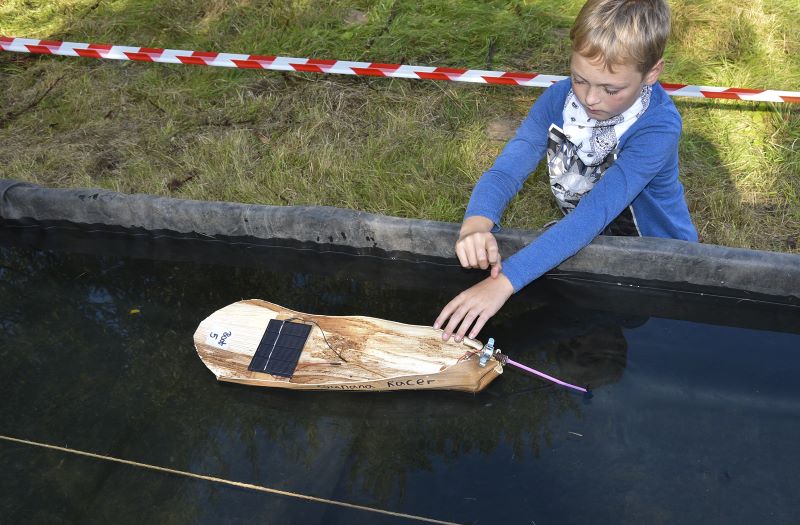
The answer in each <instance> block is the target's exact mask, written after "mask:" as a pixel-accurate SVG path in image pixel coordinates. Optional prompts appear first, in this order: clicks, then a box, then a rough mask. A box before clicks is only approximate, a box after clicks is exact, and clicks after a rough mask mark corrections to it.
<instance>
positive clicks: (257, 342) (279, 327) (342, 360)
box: [194, 299, 503, 392]
mask: <svg viewBox="0 0 800 525" xmlns="http://www.w3.org/2000/svg"><path fill="white" fill-rule="evenodd" d="M441 333H442V332H441V330H437V329H435V328H433V327H429V326H417V325H408V324H403V323H397V322H392V321H385V320H383V319H375V318H371V317H361V316H344V317H338V316H327V315H311V314H305V313H301V312H295V311H293V310H289V309H287V308H283V307H281V306H278V305H276V304H272V303H268V302H266V301H261V300H258V299H251V300H246V301H239V302H237V303H234V304H231V305H228V306H226V307H224V308H222V309H220V310H217V311H216V312H214V313H213V314H211V315H210V316H209V317H207V318H206V319H205V320H204V321H203V322H201V323H200V326H198V328H197V331H196V332H195V334H194V344H195V348H197V353H198V355H199V356H200V359H202V361H203V363H205V365H206V366H207V367H208V368H209V369H210V370H211V371H212V372H213V373H214V375H215V376H217V379H218V380H220V381H230V382H233V383H243V384H246V385H254V386H264V387H273V388H291V389H298V390H359V391H371V392H376V391H390V390H423V389H426V390H461V391H466V392H479V391H480V390H483V389H484V388H485V387H486V386H487V385H488V384H489V383H491V382H492V380H493V379H494V378H496V377H497V376H498V375H500V374H502V373H503V367H502V365H501V364H500V362H498V361H496V360H494V359H491V360H489V362H488V363H487V364H486V366H485V367H481V366H479V359H480V353H481V349H482V348H483V345H482V344H481V343H480V342H479V341H476V340H473V339H469V338H464V339H463V340H462V341H461V342H459V343H456V342H455V341H453V340H452V339H450V340H449V341H442V337H441Z"/></svg>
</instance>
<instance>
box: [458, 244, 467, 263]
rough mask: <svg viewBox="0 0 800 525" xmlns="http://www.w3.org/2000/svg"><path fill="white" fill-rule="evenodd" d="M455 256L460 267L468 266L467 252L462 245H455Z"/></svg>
mask: <svg viewBox="0 0 800 525" xmlns="http://www.w3.org/2000/svg"><path fill="white" fill-rule="evenodd" d="M456 257H458V262H459V263H460V264H461V267H462V268H469V260H468V259H467V252H466V250H465V249H464V247H463V246H462V245H460V244H459V245H456Z"/></svg>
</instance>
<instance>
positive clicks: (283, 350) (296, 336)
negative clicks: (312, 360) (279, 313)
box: [247, 319, 311, 377]
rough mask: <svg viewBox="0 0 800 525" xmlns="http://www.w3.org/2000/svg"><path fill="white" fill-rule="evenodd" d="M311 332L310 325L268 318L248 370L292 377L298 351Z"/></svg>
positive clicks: (298, 354)
mask: <svg viewBox="0 0 800 525" xmlns="http://www.w3.org/2000/svg"><path fill="white" fill-rule="evenodd" d="M310 333H311V325H307V324H301V323H293V322H291V321H278V320H277V319H272V320H270V322H269V324H268V325H267V330H266V331H265V332H264V336H263V337H262V338H261V342H260V343H259V344H258V350H256V353H255V355H254V356H253V359H252V360H251V361H250V365H249V366H248V367H247V369H248V370H252V371H254V372H263V373H266V374H272V375H275V376H281V377H292V375H293V374H294V369H295V368H297V361H298V359H300V353H301V352H302V351H303V347H304V346H305V344H306V340H307V339H308V334H310Z"/></svg>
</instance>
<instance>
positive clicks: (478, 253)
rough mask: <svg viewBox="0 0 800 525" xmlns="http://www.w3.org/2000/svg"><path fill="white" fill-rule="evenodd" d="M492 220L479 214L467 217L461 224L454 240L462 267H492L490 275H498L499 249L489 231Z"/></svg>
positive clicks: (500, 266)
mask: <svg viewBox="0 0 800 525" xmlns="http://www.w3.org/2000/svg"><path fill="white" fill-rule="evenodd" d="M493 226H494V222H493V221H492V220H491V219H488V218H486V217H481V216H477V215H475V216H472V217H467V218H466V219H465V220H464V223H463V224H462V225H461V233H460V234H459V237H458V241H457V242H456V256H457V257H458V261H459V262H460V263H461V266H463V267H464V268H480V269H481V270H486V269H487V268H489V266H491V267H492V270H491V274H490V275H491V276H492V277H493V278H496V277H497V276H498V275H500V270H502V268H503V266H502V264H501V263H500V250H499V249H498V247H497V239H495V237H494V235H492V233H491V229H492V227H493Z"/></svg>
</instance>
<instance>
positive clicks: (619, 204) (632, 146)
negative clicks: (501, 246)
mask: <svg viewBox="0 0 800 525" xmlns="http://www.w3.org/2000/svg"><path fill="white" fill-rule="evenodd" d="M679 138H680V121H679V120H675V121H674V122H673V121H662V122H655V123H653V124H651V125H648V126H647V127H643V128H641V129H639V130H637V131H636V132H635V133H634V135H632V136H631V137H630V139H629V140H627V143H626V144H625V145H624V147H623V148H622V150H621V151H620V154H619V157H618V158H617V160H616V161H615V162H614V164H613V165H612V166H611V167H610V168H609V169H608V170H607V171H606V172H605V173H604V174H603V176H602V178H601V179H600V180H599V181H598V182H597V184H596V185H595V186H594V188H592V191H590V192H589V193H588V194H587V195H585V196H584V197H583V198H582V199H581V201H580V202H579V203H578V206H577V207H576V208H575V209H574V210H573V211H572V212H571V213H569V214H568V215H566V216H565V217H564V218H563V219H561V220H560V221H559V222H558V223H556V224H554V225H553V226H552V227H550V228H549V229H547V230H545V231H544V232H542V234H541V235H540V236H539V237H537V238H536V239H535V240H534V241H533V242H531V243H530V244H529V245H528V246H526V247H525V248H523V249H522V250H520V251H519V252H517V253H516V254H514V255H513V256H512V257H509V258H508V259H506V261H505V264H504V267H503V273H504V274H505V275H506V277H508V279H509V280H510V281H511V284H512V285H513V287H514V291H519V290H520V289H521V288H523V287H524V286H525V285H527V284H528V283H530V282H531V281H533V280H534V279H537V278H538V277H540V276H541V275H542V274H544V273H545V272H547V271H549V270H551V269H552V268H554V267H556V266H558V265H559V264H561V263H562V262H563V261H564V260H565V259H567V258H568V257H570V256H572V255H574V254H575V253H577V252H578V251H579V250H580V249H582V248H583V247H584V246H586V245H587V244H589V243H590V242H592V240H593V239H594V238H595V237H597V236H598V235H599V234H600V233H601V232H602V231H603V230H604V229H605V227H606V226H608V225H609V224H610V223H611V221H613V220H614V219H615V218H616V217H617V216H618V215H619V214H620V213H621V212H622V211H623V210H624V209H625V208H626V207H627V206H629V205H630V204H631V202H633V200H634V199H635V198H636V197H637V196H638V195H639V194H640V193H641V192H642V190H644V188H645V187H646V186H647V184H648V183H649V182H650V181H651V180H652V179H653V178H654V177H655V176H656V175H657V174H658V173H660V172H661V171H663V170H664V169H665V167H667V164H668V163H670V162H674V161H676V159H677V156H676V152H677V147H678V140H679Z"/></svg>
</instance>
